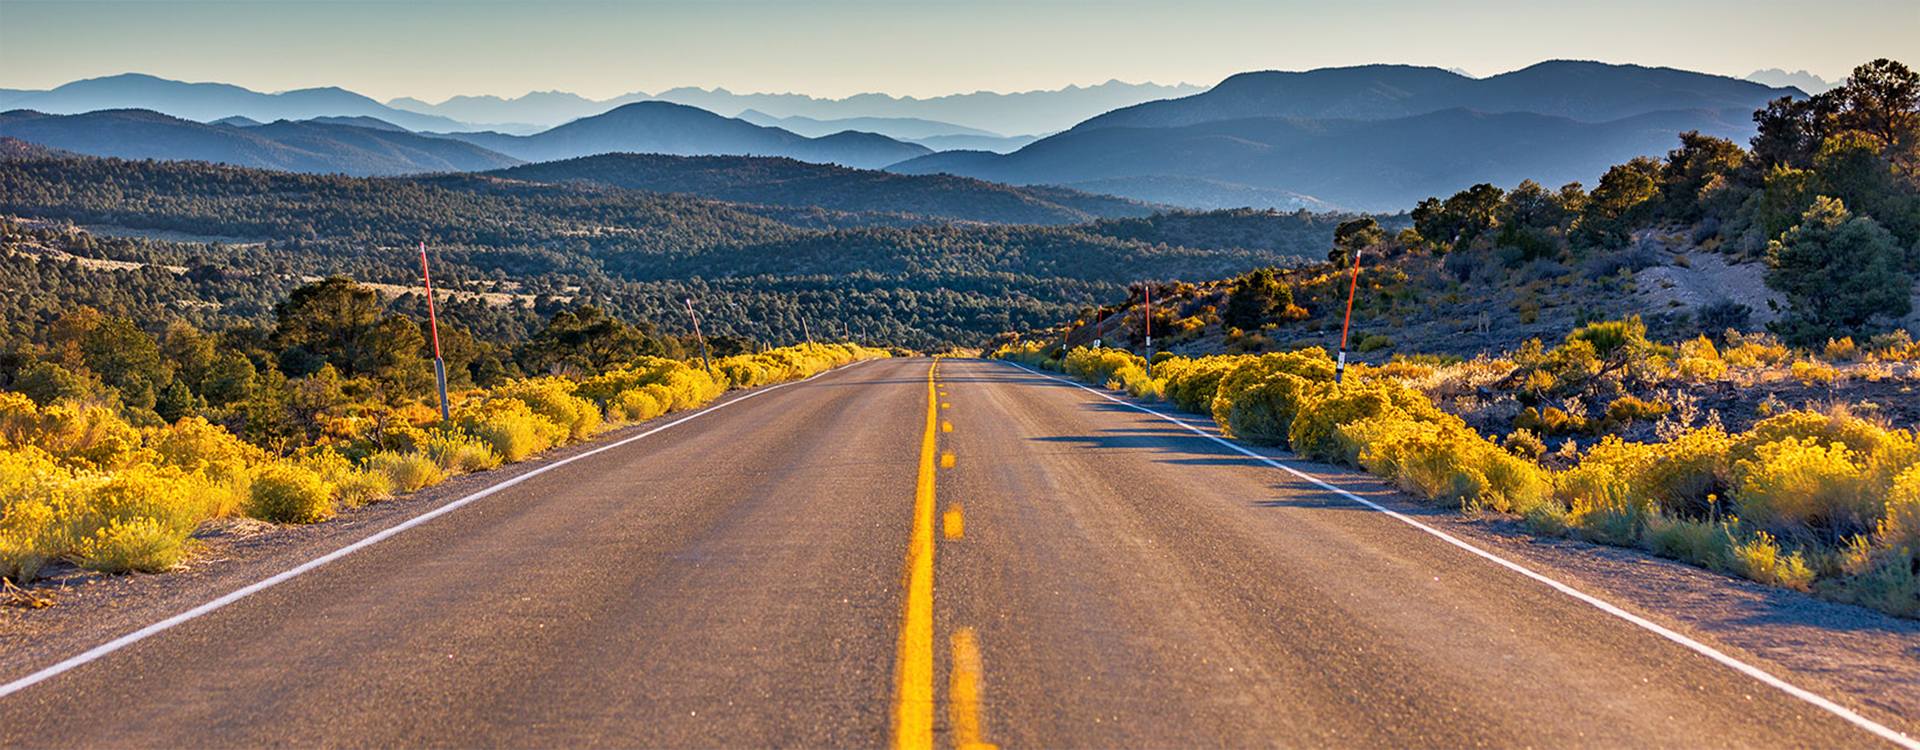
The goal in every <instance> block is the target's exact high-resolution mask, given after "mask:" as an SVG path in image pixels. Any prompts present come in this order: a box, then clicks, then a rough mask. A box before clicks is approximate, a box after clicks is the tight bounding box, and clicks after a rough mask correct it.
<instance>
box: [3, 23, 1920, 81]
mask: <svg viewBox="0 0 1920 750" xmlns="http://www.w3.org/2000/svg"><path fill="white" fill-rule="evenodd" d="M1878 57H1891V58H1894V59H1897V60H1901V61H1903V62H1906V63H1908V64H1909V65H1915V66H1920V0H1870V1H1861V0H1662V1H1659V2H1641V1H1639V0H1614V1H1594V0H1418V1H1407V0H1344V1H1340V2H1334V1H1332V0H1327V1H1323V2H1298V1H1295V2H1253V1H1246V0H1242V1H1220V0H1121V1H1105V2H1087V1H1080V0H1022V1H1021V2H998V1H993V0H866V1H854V0H845V1H833V2H828V1H822V0H777V1H773V2H761V1H750V0H703V1H700V2H664V1H651V0H622V1H611V2H609V1H599V2H574V1H569V0H547V1H545V2H525V1H521V0H486V1H481V2H473V1H469V0H429V1H426V2H363V1H361V0H224V1H220V2H205V1H196V2H177V1H173V0H141V1H134V2H125V1H118V0H113V1H110V0H58V1H57V2H42V1H32V0H0V88H14V89H45V88H52V87H54V86H58V85H60V84H62V83H67V82H69V81H73V80H78V79H82V78H92V77H98V76H106V75H116V74H119V73H129V72H132V73H147V74H151V75H156V76H160V77H163V78H171V79H176V80H185V81H218V82H223V83H232V84H237V85H240V86H245V87H247V88H250V89H254V90H258V91H284V90H290V89H298V88H308V87H317V86H340V87H343V88H347V89H351V90H353V91H357V92H359V93H362V94H366V95H368V96H372V97H374V98H376V99H380V100H382V101H385V100H389V99H392V98H394V97H400V96H412V97H416V98H420V99H424V100H426V101H429V102H439V101H442V100H444V99H446V98H447V97H450V96H454V95H459V94H465V95H479V94H493V95H498V96H509V97H511V96H518V95H520V94H523V93H526V92H528V91H546V90H556V89H557V90H562V91H571V92H574V93H578V94H581V95H583V96H587V97H589V98H594V99H606V98H610V97H613V96H618V95H621V94H626V93H631V92H636V91H644V92H647V93H659V92H660V91H663V90H665V89H668V88H673V87H678V86H698V87H701V88H713V87H725V88H727V89H730V90H733V91H735V92H738V93H747V92H794V93H804V94H811V95H814V96H820V97H834V98H838V97H844V96H848V95H852V94H856V93H865V92H879V93H887V94H892V95H896V96H903V95H907V96H921V97H926V96H938V95H942V94H953V93H966V92H972V91H980V90H987V91H1003V92H1004V91H1029V90H1035V89H1057V88H1061V87H1064V86H1067V85H1069V84H1074V85H1082V86H1085V85H1093V84H1098V83H1101V82H1104V81H1107V80H1110V79H1119V80H1123V81H1128V82H1134V83H1139V82H1147V81H1151V82H1155V83H1162V84H1173V83H1181V82H1185V83H1194V84H1200V85H1212V84H1214V83H1217V82H1219V81H1220V80H1221V79H1223V78H1225V77H1227V76H1229V75H1232V74H1234V73H1239V72H1244V71H1249V70H1308V69H1312V68H1320V67H1332V66H1341V65H1358V64H1365V63H1378V62H1386V63H1405V64H1415V65H1432V66H1437V67H1443V68H1457V69H1461V70H1464V71H1466V72H1467V73H1469V74H1471V75H1476V76H1487V75H1493V74H1496V73H1501V72H1506V71H1509V70H1515V69H1519V68H1522V67H1525V66H1527V65H1530V64H1533V63H1536V62H1539V61H1542V60H1550V59H1582V60H1600V61H1603V62H1610V63H1632V64H1639V65H1649V66H1666V67H1674V68H1682V69H1687V70H1696V71H1702V72H1708V73H1719V74H1723V75H1730V76H1745V75H1747V74H1748V73H1751V72H1753V71H1754V70H1758V69H1761V68H1784V69H1786V70H1788V71H1793V70H1800V69H1806V70H1809V71H1811V72H1813V73H1814V74H1816V75H1819V76H1821V77H1823V78H1826V79H1828V80H1837V79H1840V78H1844V77H1845V76H1846V75H1847V73H1848V71H1850V70H1851V69H1852V68H1853V66H1855V65H1858V64H1860V63H1863V62H1866V61H1868V60H1872V59H1874V58H1878Z"/></svg>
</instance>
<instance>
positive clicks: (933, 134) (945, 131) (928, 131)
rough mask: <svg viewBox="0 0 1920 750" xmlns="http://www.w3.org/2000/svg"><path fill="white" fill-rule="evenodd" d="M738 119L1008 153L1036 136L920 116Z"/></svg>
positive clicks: (812, 132) (816, 132) (746, 115)
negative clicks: (990, 129)
mask: <svg viewBox="0 0 1920 750" xmlns="http://www.w3.org/2000/svg"><path fill="white" fill-rule="evenodd" d="M739 119H742V120H746V121H747V122H751V123H753V124H755V125H765V126H767V127H773V128H782V129H785V130H790V131H793V132H795V133H799V134H800V135H804V136H808V137H818V136H823V135H831V134H833V133H839V132H843V131H848V130H855V131H860V132H864V133H879V134H880V135H884V136H887V137H888V138H892V139H894V140H899V141H906V142H908V143H918V144H920V145H922V146H926V147H927V148H930V149H933V150H935V151H955V150H966V151H992V152H994V153H1000V154H1004V153H1008V152H1010V151H1018V150H1020V147H1021V146H1025V145H1027V144H1029V143H1032V142H1034V141H1036V140H1039V137H1038V136H1031V135H1016V136H1004V135H1000V134H999V133H993V132H989V131H985V130H981V129H979V128H969V127H966V126H964V125H955V124H953V123H950V122H938V121H935V120H922V119H919V118H917V117H849V118H845V119H840V120H817V119H814V118H812V117H801V116H799V115H794V116H792V117H774V116H773V115H769V114H767V113H765V112H761V111H759V110H757V109H749V110H747V111H745V112H741V113H740V115H739Z"/></svg>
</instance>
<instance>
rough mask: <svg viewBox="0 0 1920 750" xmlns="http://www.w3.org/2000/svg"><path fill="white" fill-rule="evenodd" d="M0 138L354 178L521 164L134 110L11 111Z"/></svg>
mask: <svg viewBox="0 0 1920 750" xmlns="http://www.w3.org/2000/svg"><path fill="white" fill-rule="evenodd" d="M389 127H391V126H389ZM0 136H7V137H11V138H18V139H20V140H23V141H30V142H33V143H37V144H40V145H43V146H49V147H52V148H57V149H62V150H66V151H73V152H77V153H82V154H87V155H90V156H115V157H120V158H124V159H188V160H194V161H210V162H220V163H225V164H235V165H240V166H249V167H261V168H265V169H277V170H281V171H287V172H308V173H336V172H337V173H342V174H349V175H356V176H366V175H390V174H408V173H417V172H470V171H477V170H484V169H498V168H500V167H506V166H512V165H515V164H519V163H520V160H519V159H515V158H513V157H510V156H506V155H503V154H499V153H495V152H493V151H489V150H487V149H484V148H481V147H478V146H474V145H472V144H468V143H462V142H460V141H455V140H449V139H445V138H434V137H430V136H424V135H418V134H415V133H409V132H406V131H404V130H398V129H387V128H370V127H363V126H358V125H339V124H328V123H324V122H291V121H287V120H280V121H277V122H273V123H270V124H266V125H254V126H250V127H237V126H234V125H206V124H203V123H198V122H193V121H191V120H182V119H180V118H177V117H169V116H167V115H163V114H160V113H158V112H151V111H147V110H137V109H123V110H105V111H100V112H90V113H87V114H81V115H49V114H42V113H40V112H34V111H31V110H14V111H11V112H4V113H0Z"/></svg>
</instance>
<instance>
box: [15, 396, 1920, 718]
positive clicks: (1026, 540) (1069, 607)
mask: <svg viewBox="0 0 1920 750" xmlns="http://www.w3.org/2000/svg"><path fill="white" fill-rule="evenodd" d="M934 368H935V365H934V362H933V361H932V360H925V359H918V360H887V361H880V362H874V363H868V364H863V365H859V366H855V367H851V368H847V369H844V370H841V371H837V372H834V373H830V374H827V375H824V376H821V377H819V378H816V379H814V380H811V381H808V382H805V383H801V384H796V385H792V386H789V387H785V388H782V389H779V390H777V391H772V392H768V393H764V394H760V395H758V396H756V397H754V398H752V399H750V400H747V401H743V402H740V403H736V404H731V405H729V406H727V407H726V408H723V409H718V410H714V411H712V412H711V413H708V414H703V415H701V416H699V417H697V418H695V419H693V420H690V421H688V422H685V423H683V424H680V425H677V426H674V427H672V428H671V429H669V430H666V431H662V432H660V433H658V434H655V435H652V436H649V437H646V438H642V439H639V440H635V441H632V442H630V443H627V444H624V445H621V446H619V447H617V448H613V449H611V450H606V451H604V452H600V453H597V454H593V455H591V456H588V457H586V458H582V459H579V460H576V461H573V462H571V463H567V464H565V465H561V466H558V467H556V468H553V469H551V470H548V471H545V472H543V473H540V474H537V475H534V476H532V477H530V478H528V479H526V480H525V481H522V482H520V483H518V484H515V485H513V486H511V487H509V488H507V489H504V490H502V491H500V492H498V493H496V494H493V495H491V496H488V497H485V498H482V499H480V500H477V501H474V502H472V503H471V504H469V505H466V506H464V507H461V508H459V509H458V510H455V511H452V512H449V513H446V514H445V515H443V516H440V517H437V518H434V519H432V520H430V521H427V522H425V523H423V524H421V525H419V526H417V527H415V528H411V529H408V530H406V531H404V532H402V533H399V534H396V535H394V536H392V537H391V538H388V539H385V540H383V541H380V542H378V543H377V544H373V545H370V546H368V547H366V548H364V549H360V550H358V551H355V552H352V553H351V554H348V555H345V556H343V557H340V558H339V559H337V560H333V561H331V562H329V563H327V564H325V565H323V566H320V567H318V568H315V569H313V570H312V571H311V572H308V573H305V574H303V575H299V576H297V577H293V578H291V579H288V580H286V581H285V582H282V583H279V584H277V585H274V586H272V587H270V588H266V589H263V590H261V591H259V592H258V593H254V594H252V595H249V596H246V597H244V598H241V599H238V600H237V601H234V602H232V603H231V604H228V605H226V606H224V607H221V608H219V609H216V610H213V611H211V612H209V613H206V614H204V615H201V616H198V617H196V618H194V619H191V620H189V621H186V622H183V623H180V624H178V625H176V626H174V627H171V628H169V629H166V630H164V631H162V632H158V633H157V634H154V635H152V636H151V637H148V638H146V639H144V640H140V641H138V642H136V643H132V644H131V645H127V646H125V647H124V648H120V649H118V650H114V651H112V652H110V653H105V654H103V655H100V656H98V658H95V659H92V660H90V661H87V662H85V663H83V664H79V665H78V666H74V667H73V668H71V669H70V670H68V671H65V672H62V673H60V674H58V675H55V676H52V677H49V678H46V679H44V680H43V681H40V682H37V683H35V684H32V685H30V686H27V687H24V688H21V689H19V690H18V691H17V692H14V693H13V694H11V695H7V696H5V697H0V744H3V745H6V746H36V747H39V746H54V747H69V746H79V747H209V746H211V747H229V746H243V747H251V746H296V747H300V746H325V747H387V746H395V747H412V746H423V747H496V746H498V747H554V746H563V747H586V746H615V747H631V746H665V747H707V746H723V747H882V746H890V745H891V746H920V745H931V746H933V747H979V746H982V745H986V744H992V745H999V746H1001V747H1007V748H1020V747H1256V746H1259V747H1266V746H1291V747H1687V748H1714V747H1891V746H1893V745H1892V743H1889V742H1887V741H1886V740H1884V739H1882V738H1879V737H1875V736H1874V735H1872V734H1869V733H1867V732H1866V731H1864V730H1862V729H1861V728H1860V727H1858V726H1856V725H1854V724H1851V723H1848V722H1847V721H1845V720H1843V719H1842V718H1840V717H1839V716H1837V715H1835V714H1834V713H1831V712H1829V711H1825V710H1822V709H1820V708H1818V707H1816V706H1814V705H1812V704H1810V703H1808V702H1805V701H1803V700H1800V699H1798V698H1795V697H1793V696H1791V695H1788V694H1787V693H1785V692H1782V691H1780V690H1777V689H1774V688H1772V687H1769V686H1767V685H1764V684H1762V683H1760V682H1758V681H1756V680H1755V679H1754V678H1752V677H1750V676H1748V675H1744V674H1741V673H1740V672H1738V671H1735V670H1734V669H1732V668H1729V667H1728V666H1726V665H1724V664H1721V663H1717V662H1715V661H1713V660H1711V659H1709V658H1707V657H1705V656H1702V655H1701V654H1699V653H1696V652H1694V651H1690V650H1688V649H1686V648H1682V647H1681V646H1679V645H1677V644H1675V643H1674V642H1672V641H1671V640H1668V639H1665V638H1662V637H1660V636H1659V635H1656V634H1655V633H1653V632H1650V631H1648V630H1646V629H1644V628H1641V627H1637V626H1635V625H1633V624H1631V623H1629V622H1627V621H1625V620H1622V619H1621V618H1618V617H1615V616H1613V615H1610V614H1607V613H1605V612H1603V611H1601V610H1599V609H1596V608H1595V607H1594V606H1591V605H1589V604H1587V603H1583V602H1581V601H1578V600H1576V599H1574V598H1571V597H1569V596H1566V595H1564V594H1562V593H1559V592H1556V591H1554V590H1553V589H1551V588H1549V587H1547V586H1546V585H1544V584H1542V583H1540V582H1538V581H1535V580H1531V579H1529V578H1526V577H1524V576H1522V575H1520V574H1518V573H1516V572H1514V571H1511V570H1508V569H1505V568H1502V567H1500V566H1498V565H1495V564H1493V563H1491V562H1489V561H1488V560H1485V559H1482V558H1480V557H1478V556H1475V555H1473V554H1471V553H1470V552H1468V551H1466V550H1463V549H1460V548H1458V547H1456V546H1453V545H1450V544H1447V543H1446V542H1444V541H1443V540H1440V539H1438V538H1436V537H1434V536H1432V535H1429V534H1426V533H1423V532H1421V531H1420V530H1418V529H1416V528H1413V527H1412V526H1409V525H1407V524H1405V523H1402V522H1400V521H1398V520H1395V519H1393V518H1391V517H1389V516H1387V515H1385V514H1382V513H1379V512H1376V511H1373V510H1370V509H1368V508H1365V507H1363V506H1360V505H1357V504H1355V503H1353V502H1351V501H1350V500H1348V499H1346V498H1343V497H1340V496H1339V495H1337V494H1335V493H1332V492H1329V491H1327V490H1326V489H1324V488H1322V487H1319V486H1315V485H1313V484H1310V483H1308V482H1306V481H1303V480H1300V479H1298V478H1297V477H1293V476H1290V475H1288V474H1286V473H1285V472H1282V471H1279V470H1276V469H1274V468H1273V467H1271V466H1268V465H1265V464H1263V463H1260V462H1258V461H1255V460H1253V459H1250V458H1248V457H1246V456H1244V455H1241V454H1238V453H1235V452H1233V451H1231V450H1230V449H1228V448H1226V447H1224V446H1222V445H1219V444H1217V443H1213V442H1211V441H1208V440H1206V439H1204V438H1201V437H1199V436H1197V435H1195V434H1194V433H1192V432H1190V431H1187V430H1185V429H1182V428H1181V427H1179V426H1178V425H1175V424H1171V423H1169V422H1167V421H1164V420H1161V419H1158V418H1155V417H1152V416H1150V415H1147V414H1143V413H1141V412H1139V411H1135V410H1132V409H1129V408H1127V407H1125V406H1121V405H1119V404H1115V403H1112V402H1110V401H1108V400H1106V399H1103V398H1101V397H1099V396H1098V395H1096V394H1093V393H1090V392H1088V391H1085V390H1082V389H1079V388H1076V387H1073V386H1071V385H1068V384H1065V383H1061V382H1058V381H1054V380H1050V379H1047V378H1044V377H1041V376H1039V375H1035V374H1032V373H1028V372H1024V371H1021V370H1018V369H1016V368H1013V367H1011V366H1008V365H1005V364H1002V363H994V362H984V361H970V360H941V361H940V362H939V363H938V365H937V370H935V369H934ZM12 677H14V676H10V677H9V679H11V678H12Z"/></svg>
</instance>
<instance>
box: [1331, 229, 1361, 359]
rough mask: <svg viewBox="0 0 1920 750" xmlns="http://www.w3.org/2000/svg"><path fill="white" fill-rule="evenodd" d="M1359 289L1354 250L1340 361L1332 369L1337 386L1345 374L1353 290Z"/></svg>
mask: <svg viewBox="0 0 1920 750" xmlns="http://www.w3.org/2000/svg"><path fill="white" fill-rule="evenodd" d="M1359 288H1360V251H1359V250H1358V249H1355V250H1354V251H1353V281H1350V282H1348V283H1347V319H1346V321H1345V322H1342V323H1341V324H1340V361H1339V363H1337V364H1335V365H1334V367H1333V382H1334V384H1335V385H1339V384H1340V379H1341V378H1342V377H1345V376H1346V374H1347V328H1348V327H1349V326H1352V325H1353V293H1354V290H1356V289H1359Z"/></svg>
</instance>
